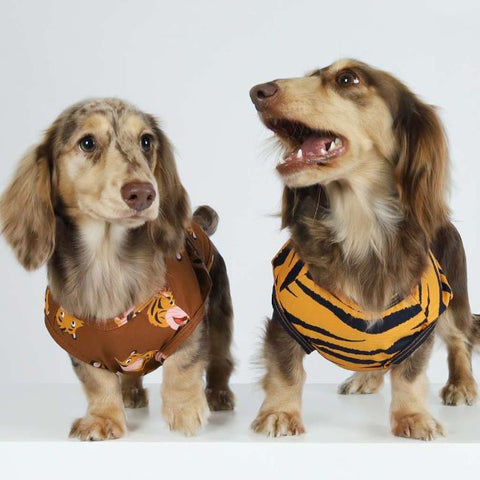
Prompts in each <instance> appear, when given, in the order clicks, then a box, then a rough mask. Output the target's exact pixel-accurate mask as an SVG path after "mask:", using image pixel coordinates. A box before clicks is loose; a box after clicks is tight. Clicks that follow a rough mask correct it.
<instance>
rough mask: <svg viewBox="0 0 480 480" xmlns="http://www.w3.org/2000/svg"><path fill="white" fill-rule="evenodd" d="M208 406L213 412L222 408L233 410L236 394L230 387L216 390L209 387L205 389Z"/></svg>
mask: <svg viewBox="0 0 480 480" xmlns="http://www.w3.org/2000/svg"><path fill="white" fill-rule="evenodd" d="M205 395H206V396H207V402H208V406H209V407H210V410H211V411H212V412H217V411H220V410H233V409H234V408H235V396H234V395H233V392H232V391H231V390H230V389H226V390H216V389H212V388H207V389H206V390H205Z"/></svg>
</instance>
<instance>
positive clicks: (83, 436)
mask: <svg viewBox="0 0 480 480" xmlns="http://www.w3.org/2000/svg"><path fill="white" fill-rule="evenodd" d="M124 434H125V425H124V424H123V423H119V422H118V421H116V420H114V419H112V418H108V417H100V416H97V415H87V416H85V417H83V418H78V419H77V420H75V422H73V425H72V428H71V430H70V435H69V436H70V438H79V439H80V440H84V441H95V440H113V439H115V438H120V437H123V435H124Z"/></svg>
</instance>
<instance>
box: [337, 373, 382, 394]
mask: <svg viewBox="0 0 480 480" xmlns="http://www.w3.org/2000/svg"><path fill="white" fill-rule="evenodd" d="M382 385H383V373H376V372H371V373H370V372H369V373H354V374H353V375H352V376H351V377H349V378H347V379H346V380H345V381H344V382H343V383H342V384H341V385H340V386H339V387H338V393H340V394H341V395H353V394H369V393H377V392H378V390H379V388H380V387H381V386H382Z"/></svg>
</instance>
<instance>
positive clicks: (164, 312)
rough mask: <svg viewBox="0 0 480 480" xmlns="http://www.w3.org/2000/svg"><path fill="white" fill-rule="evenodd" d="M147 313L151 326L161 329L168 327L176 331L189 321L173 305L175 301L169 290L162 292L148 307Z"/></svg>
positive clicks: (186, 316) (184, 313)
mask: <svg viewBox="0 0 480 480" xmlns="http://www.w3.org/2000/svg"><path fill="white" fill-rule="evenodd" d="M147 313H148V320H149V322H150V323H151V324H152V325H155V326H156V327H162V328H168V327H170V328H172V329H173V330H178V328H179V327H181V326H183V325H185V324H186V323H187V322H188V320H190V317H189V316H188V314H187V313H186V312H185V311H183V310H182V309H181V308H180V307H178V306H177V305H175V299H174V298H173V293H172V292H171V291H170V290H162V291H161V292H160V295H158V296H157V297H155V298H154V299H153V300H152V302H151V303H150V305H149V306H148V309H147Z"/></svg>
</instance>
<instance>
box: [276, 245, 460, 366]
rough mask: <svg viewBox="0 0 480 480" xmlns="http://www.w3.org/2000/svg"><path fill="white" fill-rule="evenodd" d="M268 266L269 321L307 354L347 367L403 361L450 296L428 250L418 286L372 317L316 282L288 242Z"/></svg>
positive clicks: (436, 318) (438, 267)
mask: <svg viewBox="0 0 480 480" xmlns="http://www.w3.org/2000/svg"><path fill="white" fill-rule="evenodd" d="M272 265H273V273H274V287H273V296H272V303H273V309H274V319H276V320H278V321H279V322H280V323H281V324H282V325H283V327H284V328H285V329H286V331H287V332H288V333H289V334H290V335H291V336H292V337H293V338H294V339H295V340H297V341H298V343H299V344H300V345H301V346H302V347H303V349H304V350H305V351H306V352H307V353H311V352H312V351H314V350H316V351H317V352H319V353H320V354H321V355H323V356H324V357H325V358H326V359H328V360H330V361H331V362H334V363H336V364H337V365H339V366H341V367H343V368H346V369H348V370H354V371H374V370H383V369H387V368H388V367H389V366H390V365H392V364H398V363H400V362H402V361H403V360H405V359H406V358H407V357H408V356H409V355H411V354H412V353H413V352H414V351H415V350H416V349H417V348H418V347H419V346H420V345H421V344H422V343H423V342H424V341H425V340H426V339H427V338H428V335H429V334H430V333H431V332H432V331H433V329H434V328H435V325H436V321H437V320H438V317H439V316H440V315H441V314H442V313H443V312H444V311H445V310H446V308H447V307H448V304H449V302H450V300H451V299H452V297H453V294H452V291H451V288H450V286H449V284H448V281H447V279H446V277H445V275H444V273H443V271H442V269H441V267H440V265H439V264H438V262H437V260H436V259H435V257H434V256H433V254H432V253H431V252H429V263H428V267H427V269H426V271H425V273H424V275H423V276H422V278H421V281H420V282H419V284H418V285H417V286H416V287H415V288H414V289H413V291H412V292H411V294H410V295H409V296H408V297H406V298H395V299H394V300H393V301H392V302H391V304H390V305H389V307H388V308H387V309H386V310H385V311H384V312H383V313H382V315H381V318H380V319H379V320H376V321H372V320H371V316H370V317H369V315H368V313H367V312H364V311H362V309H361V308H360V307H359V306H358V305H357V304H355V303H354V302H352V301H351V300H349V299H348V298H346V297H344V296H342V295H341V294H339V293H333V292H329V291H327V290H326V289H324V288H322V287H321V286H319V285H317V284H316V283H315V282H314V281H313V279H312V277H311V275H310V273H309V271H308V267H307V265H306V264H305V263H303V262H302V260H301V259H300V257H299V255H298V254H297V252H296V251H295V250H294V248H293V247H292V245H291V244H290V243H287V244H286V245H285V246H284V247H283V248H282V249H281V250H280V252H279V253H278V254H277V255H276V256H275V258H274V259H273V261H272Z"/></svg>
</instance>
